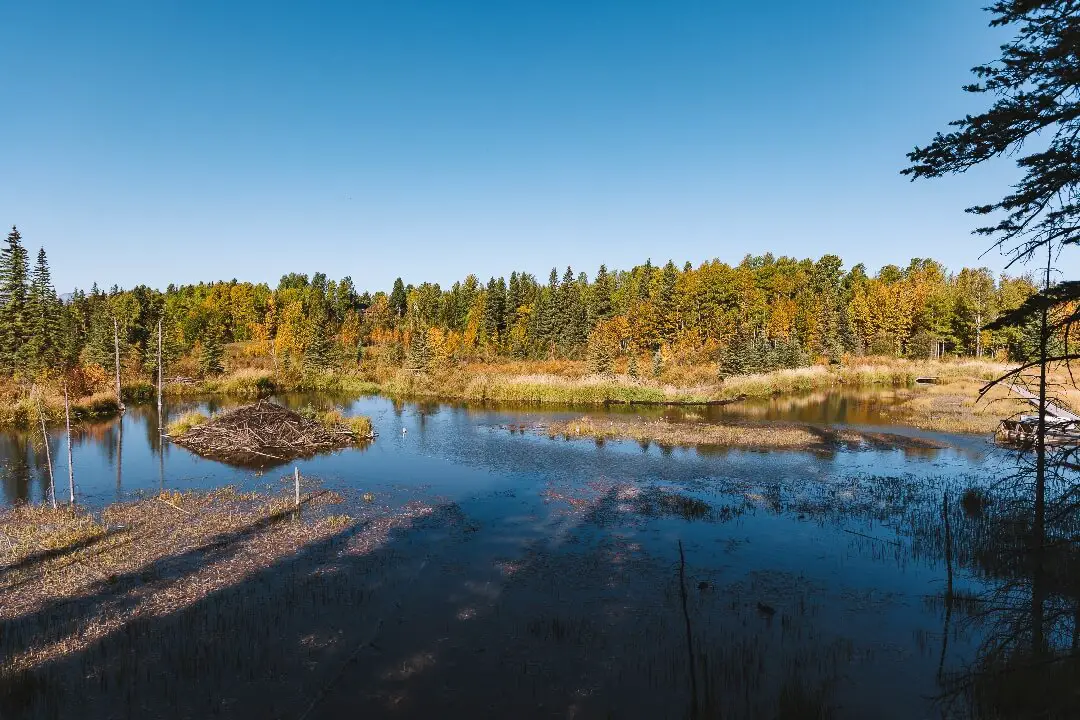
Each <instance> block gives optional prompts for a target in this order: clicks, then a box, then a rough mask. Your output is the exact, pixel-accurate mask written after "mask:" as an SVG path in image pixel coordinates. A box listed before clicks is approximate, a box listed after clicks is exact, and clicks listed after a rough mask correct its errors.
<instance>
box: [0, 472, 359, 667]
mask: <svg viewBox="0 0 1080 720" xmlns="http://www.w3.org/2000/svg"><path fill="white" fill-rule="evenodd" d="M340 500H341V498H340V496H337V495H335V494H333V493H327V492H322V493H315V494H313V495H308V496H307V497H306V498H305V501H304V504H305V506H306V508H307V509H305V511H304V512H305V514H306V516H305V517H302V518H301V519H298V518H297V517H296V515H295V511H294V509H293V500H292V498H291V497H290V496H288V495H265V494H257V493H247V494H243V493H238V492H236V491H235V490H234V489H232V488H224V489H221V490H217V491H214V492H210V493H202V494H196V493H175V492H171V493H170V492H166V493H162V494H161V495H157V496H154V497H151V498H146V499H143V500H139V501H135V502H125V503H118V504H115V505H111V506H109V507H107V508H106V509H105V510H104V511H103V512H102V513H101V514H100V516H99V517H94V516H92V515H91V514H90V513H88V512H86V511H84V510H82V509H77V508H60V509H58V510H52V509H51V508H48V507H44V506H28V505H20V506H17V507H15V508H11V509H8V510H5V511H3V512H2V513H0V563H2V565H0V619H2V620H7V621H10V620H13V619H16V618H19V617H28V616H30V615H31V614H33V613H35V612H40V611H41V610H42V609H43V608H45V607H49V606H52V607H53V610H52V611H50V613H49V615H50V617H52V616H56V615H57V614H62V613H64V612H69V613H73V614H74V615H76V616H78V615H79V614H80V613H83V612H85V606H84V605H80V603H79V602H78V601H77V599H78V598H82V597H87V596H98V597H102V596H104V597H105V598H107V599H102V600H101V602H99V603H98V604H97V609H96V611H95V613H96V614H95V615H94V616H92V617H82V618H81V619H80V620H79V621H78V622H77V623H67V622H65V623H61V624H62V625H63V626H64V627H66V628H67V630H66V631H64V632H61V631H59V630H58V629H57V628H55V627H53V626H52V625H51V624H50V625H43V626H42V627H40V628H22V630H23V631H24V632H26V633H27V637H15V635H16V634H17V633H16V627H15V626H10V627H11V630H12V632H11V635H12V636H11V637H5V638H2V639H0V646H6V647H5V648H3V649H4V650H6V651H7V652H6V653H0V656H2V657H3V660H2V661H0V677H3V676H5V675H7V674H10V673H14V672H18V671H20V670H23V669H26V668H29V667H33V666H36V665H39V664H41V663H44V662H47V661H48V660H50V659H52V658H55V657H58V656H60V655H64V654H67V653H70V652H74V651H77V650H79V649H81V648H84V647H86V646H88V645H89V644H90V643H92V642H94V641H95V640H98V639H100V638H101V637H103V636H105V635H106V634H108V633H110V632H112V631H114V630H115V629H117V628H119V627H121V626H123V625H125V624H127V623H129V622H130V621H131V620H133V619H134V618H137V617H140V616H148V615H163V614H166V613H170V612H173V611H175V610H177V609H178V608H181V607H185V606H187V605H190V604H191V603H193V602H195V601H197V600H199V599H201V598H203V597H205V596H206V595H208V594H209V593H211V592H214V591H215V590H217V589H220V588H222V587H225V586H228V585H232V584H234V583H236V582H238V581H239V580H241V579H243V578H244V577H245V576H247V575H250V574H251V573H253V572H255V571H257V570H259V569H262V568H265V567H267V566H269V565H270V564H272V563H273V562H274V561H275V560H277V559H279V558H281V557H283V556H286V555H290V554H294V553H295V552H297V550H299V549H300V548H301V547H303V546H304V545H306V544H308V543H311V542H312V541H315V540H319V539H321V538H325V537H328V536H330V535H332V534H334V533H338V532H341V531H342V530H343V529H344V528H347V527H349V526H350V525H351V524H352V521H351V519H350V518H349V517H348V516H347V515H340V514H338V515H328V514H327V513H325V512H322V511H321V508H319V509H311V507H312V506H316V507H318V506H325V505H330V504H334V503H336V502H339V501H340ZM67 601H71V602H70V604H67V605H65V602H67Z"/></svg>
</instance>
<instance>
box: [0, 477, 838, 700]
mask: <svg viewBox="0 0 1080 720" xmlns="http://www.w3.org/2000/svg"><path fill="white" fill-rule="evenodd" d="M620 492H623V491H622V490H619V489H612V490H611V491H609V492H607V493H606V494H605V495H603V496H602V497H600V498H599V499H597V500H595V501H593V502H591V503H590V504H589V506H588V507H587V508H585V509H584V511H583V512H581V513H580V514H578V515H577V516H576V519H575V520H574V521H573V522H571V523H567V524H564V525H563V526H562V527H560V528H559V530H558V532H557V533H555V534H554V536H553V537H552V538H549V539H536V540H533V541H529V542H524V543H522V542H517V543H514V542H513V538H511V537H507V536H504V535H502V534H500V533H498V532H491V533H490V534H489V533H488V532H486V531H485V529H484V528H483V527H480V526H479V525H478V524H477V522H476V521H475V520H474V519H472V518H470V517H468V516H466V515H465V514H464V513H462V511H461V509H460V508H459V507H458V506H456V505H452V504H451V505H443V506H440V507H438V508H437V509H436V510H435V512H433V513H432V514H430V515H428V516H426V517H423V518H421V519H419V520H416V521H413V522H409V523H407V524H405V525H403V526H401V527H399V528H397V529H395V530H394V531H392V532H391V533H390V535H389V536H388V537H387V538H386V539H385V541H384V542H382V543H380V544H379V545H377V546H376V547H374V548H370V549H367V548H365V549H362V550H359V551H356V550H353V549H351V541H352V540H354V539H356V538H359V537H361V536H362V534H363V532H364V528H363V526H357V527H353V528H349V529H347V530H345V531H343V532H341V533H339V534H337V535H335V536H334V537H331V538H330V539H328V540H325V541H322V542H318V543H315V544H313V545H310V546H307V547H305V548H303V549H302V550H301V551H300V552H299V553H298V554H297V555H296V556H295V557H291V558H289V559H287V560H284V561H282V562H279V563H277V564H275V565H273V566H272V567H270V568H267V569H266V570H263V571H261V572H257V573H255V574H253V575H251V576H249V577H247V578H244V579H243V580H242V581H240V582H238V583H237V584H235V585H233V586H230V587H228V588H225V589H223V590H219V591H217V592H214V593H212V594H210V595H208V596H206V597H204V598H202V599H200V600H198V601H197V602H195V603H193V604H191V605H189V606H187V607H184V608H181V609H179V610H175V611H173V612H170V613H168V614H166V615H163V616H158V617H143V618H140V619H136V620H133V621H130V622H128V623H126V624H125V625H124V626H123V627H121V628H120V629H118V630H116V631H115V632H112V633H111V634H109V635H107V636H106V637H104V638H103V639H101V640H99V641H97V642H94V643H92V644H91V645H90V647H88V648H85V649H83V650H79V651H76V652H71V653H67V654H64V655H62V656H61V657H60V658H58V659H56V660H53V661H49V662H47V663H44V664H42V665H40V666H38V667H36V668H34V669H32V670H30V671H26V672H23V673H20V674H18V675H17V676H14V677H9V678H8V679H6V681H5V683H4V686H3V693H2V705H0V708H2V709H3V713H2V714H3V716H4V717H26V718H38V717H42V718H52V717H56V718H61V717H75V716H78V717H82V718H96V717H116V716H134V715H138V716H141V717H244V718H248V717H251V718H255V717H258V718H277V717H282V718H284V717H290V718H307V717H311V718H314V717H342V716H345V715H359V716H364V715H367V716H382V715H385V714H388V713H391V712H393V713H394V714H395V715H397V716H403V717H432V716H440V717H466V716H472V717H475V716H477V715H480V716H492V717H494V716H499V717H508V716H514V717H528V716H546V715H549V714H553V713H554V714H557V715H559V716H569V717H576V716H581V717H592V716H604V715H605V714H606V715H613V716H618V717H628V716H634V717H688V716H690V714H691V710H690V708H692V707H695V706H699V707H700V710H701V711H702V712H708V713H709V716H710V717H711V716H716V714H717V713H722V714H724V715H725V716H730V714H731V713H736V716H739V717H764V716H783V717H789V716H790V717H795V716H796V715H791V714H790V713H791V712H794V711H796V710H797V711H798V712H800V713H802V712H803V711H804V710H806V709H807V708H810V709H813V710H814V711H815V712H816V711H817V710H818V709H823V708H824V707H825V706H824V703H825V699H826V696H827V693H828V689H827V688H828V685H829V684H830V683H831V682H834V681H835V678H836V677H837V676H838V672H839V671H838V667H837V666H838V661H839V660H840V659H842V658H844V657H846V656H847V655H848V654H849V653H850V649H849V648H848V647H847V646H846V645H844V644H843V643H834V644H828V645H826V646H824V647H821V646H819V645H818V643H817V642H816V639H815V638H814V637H812V636H809V635H808V636H806V637H803V638H797V639H795V640H793V641H792V640H784V639H782V638H778V637H777V633H775V632H772V633H768V635H769V636H770V637H765V636H763V635H762V634H761V629H762V628H770V627H772V628H774V629H775V627H777V626H780V625H781V624H782V625H784V626H786V625H787V624H788V623H789V620H788V619H787V618H786V615H783V614H781V615H776V611H775V610H773V611H765V610H762V607H763V606H762V605H761V604H760V603H759V604H757V605H753V604H750V603H749V601H748V600H747V599H746V598H741V597H740V595H739V593H740V592H743V591H745V590H747V588H742V589H740V588H739V587H735V586H733V587H732V588H731V591H732V592H730V593H728V592H725V593H720V592H717V591H716V590H715V589H714V588H713V585H712V584H711V583H710V582H708V581H705V580H699V578H698V576H697V575H695V573H694V571H693V570H692V569H691V571H690V574H689V580H690V582H691V593H692V600H691V601H690V604H689V605H690V613H691V616H692V617H693V619H694V629H693V632H694V633H695V638H696V642H697V644H698V647H699V648H700V650H699V651H698V652H696V653H695V655H694V662H695V666H696V670H697V672H698V673H699V675H700V677H701V678H702V684H701V690H700V692H699V695H700V698H698V702H694V699H693V698H691V696H690V690H689V686H688V685H687V682H686V677H687V664H686V662H687V661H686V644H685V643H686V637H685V635H684V634H683V617H682V615H681V614H680V610H679V605H678V598H679V595H680V592H681V591H682V589H683V588H685V585H684V586H683V587H682V588H680V586H679V577H678V574H677V573H676V572H675V567H674V565H673V563H672V562H670V560H671V558H653V557H649V556H648V555H647V554H646V553H644V552H642V550H641V548H640V546H637V545H636V544H635V543H633V542H628V541H626V540H625V539H622V538H620V537H619V536H618V535H617V534H613V533H611V532H608V531H607V528H609V527H611V525H612V521H613V519H614V518H616V517H617V516H619V515H620V514H621V513H625V512H627V511H626V510H625V509H620V507H621V505H622V504H623V502H622V500H621V499H620ZM631 499H635V500H636V496H634V498H631ZM271 521H274V520H273V519H271ZM254 532H258V528H254V527H252V528H244V529H243V530H241V531H238V532H237V533H235V534H234V535H232V536H229V537H223V538H220V539H219V540H218V541H217V542H215V543H213V546H212V547H201V548H198V549H197V550H195V551H191V552H189V553H185V554H184V555H183V556H181V557H178V558H173V559H170V560H168V561H167V562H161V563H156V564H155V565H154V566H153V567H149V568H144V569H142V570H140V571H138V572H137V573H133V574H132V575H130V576H123V577H119V578H113V579H112V580H111V581H109V582H107V583H101V584H99V585H98V586H96V587H94V588H93V591H92V592H91V594H89V595H87V596H85V597H82V598H78V599H77V600H73V601H64V602H58V603H51V604H49V605H47V606H45V607H43V608H40V609H39V610H37V611H35V612H34V613H32V614H30V615H28V616H24V617H19V618H15V619H13V620H10V621H7V622H5V623H4V624H3V626H2V627H3V631H4V632H3V635H2V643H3V645H4V646H5V647H4V649H5V652H10V651H12V650H14V649H17V647H18V645H19V644H21V643H25V642H27V641H29V640H30V639H31V638H32V637H40V636H41V635H45V636H47V637H48V638H49V639H50V640H51V641H52V642H54V643H58V644H60V645H62V644H63V643H64V642H65V639H66V638H68V637H71V636H75V635H77V634H78V632H79V622H78V621H79V619H80V618H82V617H95V616H97V615H99V614H117V613H122V612H124V610H125V609H126V608H127V606H128V604H129V603H131V602H133V596H132V592H133V590H135V589H138V590H139V593H140V594H147V593H153V592H154V591H155V585H164V584H166V583H170V582H183V581H184V579H185V577H188V576H190V575H192V574H194V573H195V572H196V571H197V569H198V567H199V566H200V565H201V564H202V563H203V562H205V561H207V560H208V559H209V558H210V556H211V555H213V559H214V560H215V561H217V560H220V555H221V554H222V553H224V554H228V553H229V552H231V551H232V548H233V546H234V544H235V543H236V541H237V540H238V538H239V537H241V536H243V535H246V534H249V533H254ZM514 545H516V546H517V548H518V550H519V551H518V552H516V553H508V552H506V551H507V550H509V549H510V548H511V547H513V546H514ZM508 546H509V547H508ZM692 555H693V553H691V556H692ZM691 565H692V561H691ZM754 582H758V581H753V582H752V583H751V584H752V585H753V583H754ZM752 592H753V593H754V594H755V597H756V596H757V594H758V593H760V592H767V589H765V588H760V587H756V586H754V587H753V589H752ZM773 602H777V600H775V599H774V600H773ZM729 606H730V607H729ZM721 610H722V611H723V612H722V613H720V612H718V611H721ZM811 612H813V609H812V607H811V606H810V605H807V604H805V602H804V603H803V604H802V605H801V606H798V607H797V608H796V609H794V610H793V613H794V614H795V615H799V614H803V615H805V614H807V613H811ZM721 615H722V617H723V620H722V621H718V620H717V619H716V618H717V617H719V616H721ZM643 649H644V650H645V651H644V652H643ZM735 688H738V689H739V692H732V690H733V689H735ZM702 716H704V715H702ZM797 716H798V717H811V716H814V715H807V714H799V715H797Z"/></svg>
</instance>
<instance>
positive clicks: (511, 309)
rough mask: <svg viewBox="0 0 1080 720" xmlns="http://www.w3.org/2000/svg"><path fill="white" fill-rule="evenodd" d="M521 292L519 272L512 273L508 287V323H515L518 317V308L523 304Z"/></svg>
mask: <svg viewBox="0 0 1080 720" xmlns="http://www.w3.org/2000/svg"><path fill="white" fill-rule="evenodd" d="M521 296H522V293H521V280H520V279H519V278H518V274H517V272H516V271H515V272H512V273H510V284H509V285H508V286H507V288H506V313H505V315H506V324H507V325H511V324H513V322H514V320H516V319H517V311H518V308H519V307H521V305H522V304H523V301H522V297H521Z"/></svg>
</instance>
